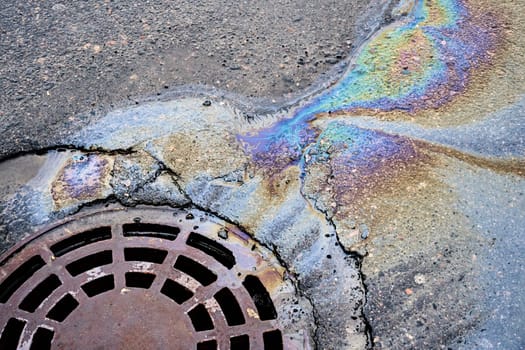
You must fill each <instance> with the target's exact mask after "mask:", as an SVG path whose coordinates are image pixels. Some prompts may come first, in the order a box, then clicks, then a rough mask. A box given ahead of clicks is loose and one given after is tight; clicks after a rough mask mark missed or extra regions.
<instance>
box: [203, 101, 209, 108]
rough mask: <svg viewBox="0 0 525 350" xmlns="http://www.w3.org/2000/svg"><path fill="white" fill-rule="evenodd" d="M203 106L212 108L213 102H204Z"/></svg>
mask: <svg viewBox="0 0 525 350" xmlns="http://www.w3.org/2000/svg"><path fill="white" fill-rule="evenodd" d="M202 105H203V106H204V107H209V106H211V101H210V100H206V101H204V102H203V103H202Z"/></svg>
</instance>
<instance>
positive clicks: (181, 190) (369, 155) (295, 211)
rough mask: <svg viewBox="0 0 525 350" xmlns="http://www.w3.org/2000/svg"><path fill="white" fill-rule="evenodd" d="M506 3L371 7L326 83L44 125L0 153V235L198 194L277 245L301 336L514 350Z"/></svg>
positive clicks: (523, 148)
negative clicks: (301, 319)
mask: <svg viewBox="0 0 525 350" xmlns="http://www.w3.org/2000/svg"><path fill="white" fill-rule="evenodd" d="M370 6H371V7H370V8H369V10H370V9H372V8H374V6H376V5H374V4H371V5H370ZM377 6H379V5H377ZM524 6H525V3H522V2H515V1H514V2H513V1H504V2H495V1H481V2H480V1H476V2H474V1H452V0H441V1H435V2H434V1H433V2H427V1H401V2H400V3H398V4H397V6H392V4H382V7H381V8H383V9H384V10H385V11H386V14H385V15H384V18H389V19H390V20H392V21H393V22H391V23H390V20H389V21H383V22H382V23H383V25H382V26H381V29H379V30H377V31H375V32H373V35H371V36H370V37H369V38H368V39H367V40H366V41H364V43H363V44H362V45H360V46H359V47H358V48H356V50H354V51H347V53H346V54H349V53H352V56H351V57H350V59H349V61H347V65H348V68H347V69H346V70H345V71H344V72H343V73H341V74H340V75H339V76H338V80H337V81H336V82H333V83H331V84H325V85H322V84H321V85H315V84H314V85H311V84H312V82H313V81H314V79H315V75H311V76H310V79H311V80H309V82H308V83H307V85H310V89H312V90H311V91H310V93H307V94H306V95H305V96H304V97H302V98H299V99H298V100H296V95H294V94H295V92H294V91H298V90H294V91H289V92H286V93H285V92H283V91H281V90H279V89H275V90H272V89H269V90H264V92H263V91H262V90H261V91H259V92H260V93H261V95H265V96H266V97H267V96H269V95H271V93H270V91H271V92H272V93H275V94H276V95H278V94H279V93H281V94H285V95H284V96H281V97H282V98H283V99H282V100H279V101H281V102H277V100H278V99H277V98H276V99H275V101H276V102H275V104H277V105H278V103H283V104H284V105H286V108H282V109H279V108H277V109H276V110H275V111H274V112H272V111H273V109H274V108H275V105H273V104H272V103H268V104H267V106H269V107H268V108H267V109H264V108H263V107H264V105H265V104H264V103H262V102H261V101H260V100H259V102H257V103H259V104H257V103H256V102H254V101H255V100H247V99H246V98H244V97H240V96H239V95H232V94H228V93H217V90H214V91H211V90H206V89H204V90H200V91H197V90H191V92H190V93H188V94H181V93H180V92H179V93H173V94H171V95H169V96H165V98H164V99H161V100H157V101H154V100H150V101H144V102H140V103H139V105H133V103H131V104H130V103H128V106H125V104H126V103H123V105H122V106H121V107H119V108H114V109H112V110H110V111H108V112H104V113H99V114H97V113H94V115H93V116H92V117H86V118H84V117H83V118H81V119H82V122H81V123H77V122H76V120H75V118H76V117H73V119H72V120H69V121H67V122H65V124H64V123H63V122H62V121H61V122H60V123H59V125H58V128H59V129H60V130H63V132H60V133H57V138H56V139H53V138H51V139H46V140H45V142H43V143H40V141H38V139H37V140H36V141H35V142H36V143H35V144H36V145H37V148H38V147H47V148H48V149H46V150H45V152H42V155H34V154H33V153H29V154H28V155H22V156H20V157H14V158H13V159H10V160H7V161H5V162H3V163H2V164H1V165H0V173H2V174H3V176H4V179H5V181H4V183H3V184H2V185H1V192H0V193H1V194H2V196H3V200H2V202H1V204H0V209H1V210H2V211H1V214H0V218H1V224H2V226H0V227H1V229H2V231H0V232H1V234H2V236H3V243H2V247H3V249H6V248H8V247H9V246H12V245H13V244H15V243H16V242H17V241H19V240H21V239H23V238H24V237H27V236H28V235H30V233H31V232H32V231H34V230H35V228H37V227H40V226H42V225H46V224H49V223H52V222H53V221H56V220H58V219H60V218H63V217H65V216H68V215H70V214H73V213H76V212H78V211H81V210H82V209H83V208H84V207H86V206H89V205H92V204H95V203H97V204H99V203H105V202H108V201H112V202H118V203H120V204H122V205H127V206H134V205H138V204H148V205H169V206H172V207H185V208H186V207H189V208H197V209H199V210H202V211H204V212H208V213H211V214H213V215H216V216H218V217H220V218H221V219H223V220H226V221H227V222H231V223H233V224H235V225H237V226H239V227H241V228H242V229H243V230H244V231H245V232H246V233H248V234H250V235H251V236H252V237H253V238H254V239H256V240H257V241H258V242H260V244H262V245H264V246H265V247H267V248H269V249H271V250H272V252H274V253H275V254H277V255H278V256H279V259H280V261H281V263H283V264H284V265H285V266H286V268H287V269H288V271H289V273H290V274H291V275H293V276H294V278H295V279H296V281H297V286H298V288H299V289H300V291H301V292H302V293H304V295H305V296H306V297H307V298H308V300H309V301H310V302H311V304H312V307H313V315H314V318H315V328H316V330H315V335H314V341H315V344H316V346H317V347H319V348H323V349H324V348H326V349H328V348H333V349H338V348H351V349H362V348H368V347H373V348H378V349H382V348H384V349H412V348H413V349H421V348H432V349H441V348H443V349H449V348H450V349H521V348H523V347H525V339H524V338H523V329H524V326H525V325H524V322H525V321H524V318H523V316H522V315H523V314H525V303H524V296H523V292H522V290H523V287H524V286H525V279H524V277H523V276H525V274H524V273H525V271H524V270H525V265H524V260H525V258H524V253H523V251H524V249H523V248H524V247H523V234H524V232H523V227H525V198H524V192H525V182H524V178H523V177H524V173H525V122H524V119H523V118H524V117H525V115H524V114H525V107H524V102H523V101H524V96H525V80H524V78H523V77H524V76H525V75H524V74H523V73H524V70H525V62H524V61H525V58H524V55H523V47H524V39H523V38H522V37H521V35H520V33H521V32H522V30H523V23H522V21H521V18H520V9H521V8H523V7H524ZM362 16H364V14H362ZM369 19H370V23H371V24H370V27H371V28H372V27H374V25H373V23H376V24H379V23H381V22H379V21H377V20H376V21H374V20H373V19H372V17H369ZM301 21H303V19H301V20H299V21H297V22H299V23H300V22H301ZM386 22H389V23H386ZM293 23H296V22H293ZM334 30H336V31H338V30H339V29H334ZM306 37H308V35H307V36H306ZM356 38H357V39H356ZM320 40H321V41H322V38H321V39H320ZM352 41H356V42H358V41H359V35H357V36H356V37H354V38H353V39H352ZM341 58H342V57H341ZM300 66H302V65H301V64H299V65H297V67H298V68H299V67H300ZM261 69H262V68H261ZM279 69H280V68H279ZM233 71H236V70H235V69H234V70H233ZM325 71H326V70H325ZM203 74H204V73H203ZM261 74H262V73H261ZM257 78H259V77H257ZM232 79H233V78H232ZM253 79H255V78H253ZM233 80H235V79H233ZM262 81H263V80H262ZM330 81H331V80H330V78H326V82H330ZM190 82H194V81H191V80H190ZM241 83H242V80H241V81H240V82H239V81H238V82H237V83H236V84H241ZM236 86H237V85H236ZM261 86H262V87H264V86H265V85H264V84H262V85H261ZM217 87H219V88H224V86H217ZM227 88H231V90H232V91H235V92H238V93H242V92H243V91H240V90H237V88H236V87H235V86H232V87H227ZM294 89H295V88H294ZM248 91H250V90H249V89H248ZM303 91H304V90H303ZM287 93H290V94H291V95H286V94H287ZM245 94H246V95H250V92H245ZM297 96H298V95H297ZM271 98H272V97H270V99H271ZM286 99H287V101H288V102H286V103H285V102H283V101H284V100H286ZM250 101H251V102H250ZM267 102H268V101H267ZM130 105H131V106H130ZM8 106H9V105H8ZM84 111H85V110H84ZM43 113H48V112H43ZM13 115H15V114H13ZM46 115H47V114H46ZM7 120H8V121H9V120H10V119H9V118H7ZM22 120H25V119H22ZM61 120H63V119H61ZM22 123H27V121H23V122H22ZM2 124H4V127H6V128H7V127H8V126H9V125H10V124H9V122H6V123H2ZM70 124H74V127H73V128H69V129H68V125H70ZM22 129H23V128H20V130H22ZM35 130H36V129H35ZM15 134H16V133H13V132H11V133H10V132H7V133H6V135H7V137H6V139H5V140H4V141H3V142H4V144H6V146H5V147H3V148H2V149H3V152H4V153H3V154H4V155H9V154H16V151H23V150H26V149H28V147H29V148H31V147H30V146H28V145H29V143H25V141H23V142H22V143H17V141H14V142H13V140H21V139H20V138H18V136H13V135H15ZM28 135H29V134H28ZM7 144H8V145H7ZM26 169H27V170H26ZM22 172H23V173H24V176H17V174H18V173H22Z"/></svg>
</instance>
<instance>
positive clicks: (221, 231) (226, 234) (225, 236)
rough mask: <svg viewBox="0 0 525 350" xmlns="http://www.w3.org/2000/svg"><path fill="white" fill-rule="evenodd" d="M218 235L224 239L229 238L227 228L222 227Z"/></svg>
mask: <svg viewBox="0 0 525 350" xmlns="http://www.w3.org/2000/svg"><path fill="white" fill-rule="evenodd" d="M217 235H218V236H219V237H220V238H222V239H228V231H227V230H226V229H225V228H221V229H220V230H219V232H217Z"/></svg>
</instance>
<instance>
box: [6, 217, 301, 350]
mask: <svg viewBox="0 0 525 350" xmlns="http://www.w3.org/2000/svg"><path fill="white" fill-rule="evenodd" d="M284 273H285V270H284V269H283V268H282V267H281V266H280V265H279V264H278V261H277V259H276V258H275V257H274V256H273V255H272V254H271V252H269V251H268V250H267V249H265V248H263V247H261V246H259V245H258V244H257V243H255V242H254V241H253V240H251V239H250V238H249V237H248V236H247V235H246V234H243V233H242V232H241V231H239V230H238V229H236V228H235V227H232V226H231V225H228V224H226V223H224V222H223V221H221V220H218V219H216V218H214V217H211V216H208V215H206V214H204V213H201V212H197V211H193V212H192V213H190V212H189V211H184V210H175V209H168V208H147V207H146V208H135V209H129V208H126V209H125V208H112V209H104V210H102V211H98V212H92V213H89V214H84V215H82V216H77V217H75V218H74V219H70V220H68V221H66V222H63V223H60V224H59V225H58V226H55V227H53V228H51V229H48V230H46V231H44V232H42V233H39V234H38V235H35V236H34V237H33V238H32V239H31V240H29V241H27V242H24V243H22V244H19V245H18V246H17V247H14V248H13V249H11V250H10V251H9V252H8V253H7V254H6V255H4V257H3V258H2V259H1V260H0V327H1V328H0V331H1V336H0V349H17V348H19V349H20V348H23V349H51V348H53V349H81V348H82V349H86V348H100V349H102V348H104V349H168V348H170V349H173V348H177V349H200V350H204V349H272V350H276V349H283V348H289V346H288V345H290V347H296V346H295V345H294V344H297V343H298V339H297V336H296V335H294V334H287V332H291V331H292V330H288V329H287V326H285V324H286V323H287V322H290V320H291V319H293V315H285V314H290V313H291V311H290V310H292V309H291V307H290V306H289V305H287V304H291V305H293V311H294V312H299V313H301V310H300V307H299V306H298V305H297V304H299V303H298V299H296V298H295V295H294V288H293V285H292V284H291V283H290V282H289V280H288V279H286V278H284ZM302 313H304V311H302ZM297 317H299V318H300V317H301V316H297ZM283 318H287V319H288V321H285V322H283V321H282V319H283ZM291 322H292V323H293V322H295V321H293V320H292V321H291ZM306 333H307V332H306V331H305V332H304V334H303V335H302V337H303V340H302V342H307V341H306V340H305V339H306V336H305V334H306ZM293 339H295V340H294V341H293V344H292V343H288V342H292V340H293Z"/></svg>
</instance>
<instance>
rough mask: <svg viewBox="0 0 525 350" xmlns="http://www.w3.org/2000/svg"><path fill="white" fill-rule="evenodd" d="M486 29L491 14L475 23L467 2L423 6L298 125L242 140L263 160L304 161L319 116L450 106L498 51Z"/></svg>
mask: <svg viewBox="0 0 525 350" xmlns="http://www.w3.org/2000/svg"><path fill="white" fill-rule="evenodd" d="M487 21H490V14H487V18H480V17H479V16H477V17H472V16H470V15H469V11H468V9H467V7H466V6H465V4H464V2H463V1H459V0H432V1H429V0H420V1H417V2H416V3H415V6H414V7H413V8H412V13H411V14H410V16H409V17H407V18H406V19H405V20H404V21H401V22H399V23H395V24H392V25H391V26H389V27H387V28H384V29H383V30H382V31H381V32H379V33H378V34H376V35H375V36H374V37H373V38H372V39H371V40H370V41H369V42H368V43H367V44H365V45H364V47H363V48H362V49H361V51H360V52H359V53H358V55H357V56H356V58H355V60H354V61H353V62H352V65H351V67H350V69H349V71H348V72H347V73H346V74H345V75H344V76H343V78H342V79H341V80H340V81H339V82H338V83H337V84H335V85H334V86H333V87H332V88H330V89H328V90H326V91H325V92H323V93H321V94H320V95H318V96H316V97H314V98H313V99H311V100H310V101H309V102H307V103H306V104H305V105H304V106H302V107H300V108H299V109H297V110H296V112H295V114H294V115H293V116H292V117H291V118H289V119H284V120H281V121H280V122H278V123H276V124H275V125H273V126H272V127H270V128H268V129H265V130H262V131H259V132H258V133H257V134H255V135H243V136H242V137H240V138H241V139H242V140H243V141H244V142H245V143H246V145H247V146H248V148H250V150H251V153H252V154H254V155H257V154H259V156H261V155H260V154H261V152H270V153H274V152H277V150H276V148H278V147H282V145H283V144H287V145H288V146H287V147H286V148H287V149H293V150H296V151H294V152H291V153H290V158H291V159H295V160H297V159H298V154H299V153H301V151H300V150H302V149H304V147H305V146H306V145H308V144H309V143H310V142H311V140H312V139H313V138H314V136H315V132H314V130H312V129H311V128H310V127H309V125H308V122H310V121H312V120H313V119H315V118H316V116H317V115H318V114H320V113H331V112H341V111H344V112H346V113H357V112H363V113H367V114H373V113H377V112H391V111H401V112H406V113H416V112H418V111H421V110H425V109H429V108H438V107H440V106H443V105H444V104H446V103H448V102H450V101H451V100H452V99H453V98H454V97H455V96H456V95H458V94H460V93H461V92H463V91H464V90H465V88H466V86H467V84H468V81H469V75H470V74H471V73H472V69H474V68H476V67H478V66H479V65H480V64H481V63H483V62H486V61H487V59H488V58H487V57H488V55H487V52H488V51H489V49H490V47H491V46H492V45H493V44H494V43H493V42H494V32H493V31H491V30H490V26H488V25H487V23H490V22H487ZM487 28H489V29H487ZM292 153H293V154H292ZM294 154H295V155H294ZM265 157H266V156H265Z"/></svg>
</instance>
